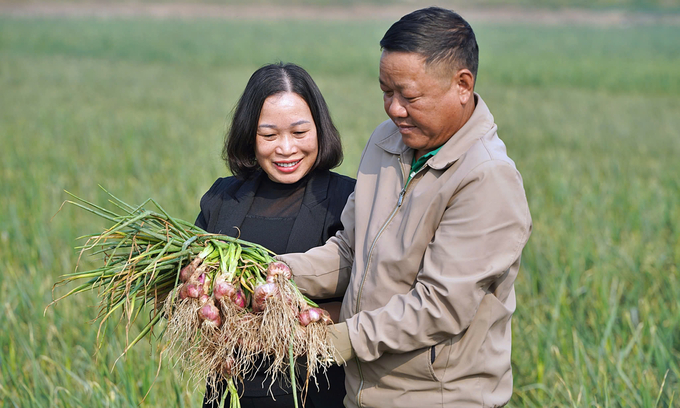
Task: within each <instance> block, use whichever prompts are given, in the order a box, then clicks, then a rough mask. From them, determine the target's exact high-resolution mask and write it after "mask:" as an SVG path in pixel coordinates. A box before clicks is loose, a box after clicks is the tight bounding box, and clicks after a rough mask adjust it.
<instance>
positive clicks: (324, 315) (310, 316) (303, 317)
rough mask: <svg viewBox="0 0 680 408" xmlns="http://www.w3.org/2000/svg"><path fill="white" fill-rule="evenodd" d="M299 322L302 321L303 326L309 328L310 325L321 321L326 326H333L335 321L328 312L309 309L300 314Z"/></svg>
mask: <svg viewBox="0 0 680 408" xmlns="http://www.w3.org/2000/svg"><path fill="white" fill-rule="evenodd" d="M298 320H300V324H301V325H303V326H307V325H309V324H310V323H316V322H319V321H320V322H322V323H324V324H333V320H331V316H330V314H328V311H326V310H324V309H321V308H318V307H309V308H307V309H304V310H303V311H301V312H300V314H299V316H298Z"/></svg>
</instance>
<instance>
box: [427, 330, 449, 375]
mask: <svg viewBox="0 0 680 408" xmlns="http://www.w3.org/2000/svg"><path fill="white" fill-rule="evenodd" d="M450 351H451V339H449V340H444V341H443V342H441V343H439V344H435V345H434V346H432V347H430V349H429V360H428V369H429V371H430V375H431V376H432V379H433V380H435V381H439V382H441V381H442V377H443V376H444V371H445V370H446V366H447V365H448V360H449V352H450Z"/></svg>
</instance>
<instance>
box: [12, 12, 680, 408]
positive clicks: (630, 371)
mask: <svg viewBox="0 0 680 408" xmlns="http://www.w3.org/2000/svg"><path fill="white" fill-rule="evenodd" d="M391 23H392V21H386V20H380V19H366V20H358V21H319V22H315V21H311V20H304V21H302V20H300V21H297V20H281V21H233V20H217V19H204V20H201V19H194V20H191V19H172V18H167V19H152V18H108V19H103V18H102V19H99V18H94V17H92V18H75V17H74V18H31V17H23V18H9V17H0V406H3V407H22V408H23V407H137V406H140V404H141V406H144V407H168V406H173V407H199V406H200V403H201V400H202V395H203V394H202V393H203V385H202V384H197V383H194V382H191V381H190V380H189V375H188V373H187V374H185V373H183V372H182V370H181V368H180V367H179V366H176V365H174V361H171V360H164V361H163V362H162V365H161V359H159V357H158V353H159V351H160V350H158V349H156V348H154V347H152V346H151V345H150V344H149V343H148V342H145V341H144V342H142V343H140V344H138V345H137V346H136V347H135V348H134V349H133V350H132V351H131V352H130V353H129V354H128V355H127V356H125V357H123V358H121V359H118V357H119V354H120V352H121V351H122V350H123V349H124V347H125V342H126V332H125V324H124V321H123V320H120V321H119V320H117V319H109V322H108V323H107V324H108V329H109V332H110V333H111V334H112V335H113V336H112V339H111V341H109V342H108V343H106V345H105V346H104V347H102V348H101V349H97V347H96V344H97V343H96V335H97V328H98V324H97V323H93V322H92V320H93V319H94V318H95V317H96V315H97V310H96V308H95V305H96V304H97V301H96V298H95V294H85V295H81V296H76V297H73V298H70V299H67V300H65V301H63V302H60V303H58V304H56V305H54V306H52V307H50V308H49V309H47V310H45V307H46V306H47V305H48V304H49V303H50V302H51V301H52V299H53V296H57V295H59V294H63V293H64V290H65V289H64V288H58V289H57V291H56V292H55V293H54V295H53V293H52V285H53V283H54V282H56V281H57V280H58V279H59V276H60V275H62V274H65V273H70V272H73V271H74V267H75V264H76V262H77V259H78V251H77V250H76V249H74V248H75V247H76V246H77V245H79V244H81V243H82V241H78V240H76V238H77V237H79V236H81V235H84V234H88V233H91V232H92V231H101V230H102V229H103V228H104V227H106V225H104V224H103V223H102V221H100V220H99V219H98V218H96V217H95V216H90V215H88V214H86V213H84V212H82V211H79V210H77V209H75V208H73V207H71V206H64V207H63V208H61V209H60V207H61V204H62V202H63V201H64V200H66V199H67V198H68V196H67V195H66V194H65V193H64V190H68V191H70V192H72V193H74V194H76V195H78V196H80V197H83V198H86V199H88V200H90V201H94V202H99V203H103V202H105V200H106V197H107V196H106V194H105V193H104V192H103V191H102V190H101V189H100V188H99V187H98V185H102V186H104V187H105V188H106V189H107V190H109V191H111V192H112V193H113V194H115V195H117V196H118V197H120V198H122V199H123V200H125V201H127V202H129V203H141V202H142V201H144V200H145V199H146V198H149V197H152V198H154V199H155V200H156V201H158V202H159V203H161V204H162V205H163V207H164V208H165V210H167V211H168V212H169V213H170V214H172V215H173V216H175V217H178V218H181V219H184V220H188V221H193V220H194V219H195V217H196V215H197V214H198V211H199V199H200V197H201V195H202V194H203V193H204V192H205V191H206V190H207V189H208V188H209V187H210V186H211V184H212V183H213V181H214V180H215V179H216V178H217V177H222V176H225V175H226V174H227V171H226V168H225V165H224V163H223V162H222V161H221V159H220V153H221V149H222V143H223V137H224V133H225V128H226V124H227V123H228V120H229V117H230V116H229V115H230V111H231V109H232V108H233V106H234V104H235V102H236V100H237V98H238V97H239V95H240V92H241V91H242V90H243V88H244V86H245V84H246V81H247V79H248V78H249V76H250V74H251V73H252V72H253V71H254V70H255V69H257V68H258V67H259V66H261V65H263V64H265V63H269V62H276V61H286V62H295V63H297V64H300V65H301V66H303V67H304V68H306V69H307V70H308V71H309V72H310V73H311V75H312V76H313V77H314V79H315V80H316V81H317V83H318V84H319V87H320V88H321V91H322V92H323V93H324V95H325V97H326V100H327V102H328V104H329V107H330V109H331V113H332V116H333V118H334V120H335V122H336V125H337V127H338V128H339V130H340V132H341V135H342V138H343V144H344V149H345V160H344V162H343V164H342V165H341V167H339V169H338V170H337V171H339V172H340V173H343V174H346V175H351V176H353V175H355V172H356V169H357V165H358V162H359V157H360V154H361V151H362V148H363V146H364V144H365V143H366V141H367V139H368V137H369V136H370V134H371V131H372V130H373V128H374V127H375V126H376V125H378V124H379V123H380V122H382V121H383V120H385V119H387V116H386V115H385V113H384V111H383V107H382V94H381V92H380V88H379V84H378V79H377V72H378V59H379V56H380V48H379V45H378V42H379V40H380V38H381V36H382V34H383V33H384V32H385V30H386V29H387V28H388V27H389V25H390V24H391ZM471 23H472V25H473V28H475V30H476V33H477V37H478V42H479V44H480V69H479V76H478V81H477V86H476V90H477V92H478V93H479V94H480V95H481V96H482V98H484V100H485V102H486V103H487V105H488V106H489V107H490V109H491V111H492V113H493V114H494V116H495V118H496V123H497V124H498V127H499V135H500V137H501V138H502V139H503V140H504V141H505V143H506V145H507V147H508V152H509V155H510V157H512V158H513V159H514V160H515V161H516V163H517V167H518V168H519V170H520V172H521V173H522V176H523V178H524V183H525V188H526V192H527V196H528V200H529V206H530V208H531V211H532V216H533V220H534V230H533V234H532V236H531V239H530V241H529V243H528V246H527V247H526V249H525V251H524V256H523V259H522V268H521V270H520V274H519V278H518V280H517V282H516V285H515V288H516V292H517V311H516V313H515V315H514V318H513V372H514V382H515V387H514V395H513V398H512V400H511V402H510V404H509V406H511V407H536V408H539V407H680V391H678V390H680V68H679V67H680V41H678V39H679V38H680V26H674V25H630V26H618V25H609V26H598V25H572V26H564V25H541V24H512V23H502V24H493V23H490V22H475V21H471ZM93 264H94V260H93V259H91V258H83V259H82V260H81V266H82V267H83V268H85V267H87V266H88V265H89V266H91V265H93ZM142 326H143V322H139V325H138V328H141V327H142ZM130 336H132V333H131V334H130ZM147 393H148V395H147Z"/></svg>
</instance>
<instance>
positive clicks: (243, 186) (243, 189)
mask: <svg viewBox="0 0 680 408" xmlns="http://www.w3.org/2000/svg"><path fill="white" fill-rule="evenodd" d="M330 174H331V173H330V172H329V171H315V172H314V173H312V174H311V175H310V178H309V180H308V181H307V187H306V188H305V193H304V196H303V197H302V206H301V207H300V212H299V213H298V217H297V218H296V219H295V223H294V224H293V229H292V230H291V234H290V239H289V240H288V244H287V247H286V252H303V251H305V250H306V249H307V248H311V247H314V246H317V245H318V240H319V237H320V236H321V235H322V233H323V227H324V220H325V218H326V212H327V211H326V207H325V206H322V205H320V204H322V203H323V202H324V201H326V200H327V198H328V186H329V184H330V179H331V175H330ZM262 177H267V175H266V173H265V172H264V171H262V170H260V171H258V172H257V173H255V174H254V175H252V176H251V177H249V178H248V179H246V180H244V181H243V182H242V183H240V186H238V187H237V188H236V189H228V190H226V191H224V193H223V196H222V205H221V208H220V210H219V214H218V215H217V217H216V218H215V223H214V224H213V226H212V227H211V230H214V229H215V225H221V226H229V227H228V229H227V230H226V231H218V232H219V233H222V234H227V235H231V236H237V235H238V230H237V229H236V228H235V227H240V226H241V225H242V224H243V220H244V219H245V218H246V215H247V214H248V210H250V206H251V205H252V203H253V200H254V199H255V192H256V191H257V189H258V187H259V186H260V182H261V181H262ZM312 228H314V231H312ZM316 230H318V231H316ZM307 241H309V242H311V244H309V243H308V242H307Z"/></svg>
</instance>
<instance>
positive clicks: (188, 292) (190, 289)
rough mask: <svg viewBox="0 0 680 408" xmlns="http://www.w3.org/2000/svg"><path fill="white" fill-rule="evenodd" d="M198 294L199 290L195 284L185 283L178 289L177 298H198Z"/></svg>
mask: <svg viewBox="0 0 680 408" xmlns="http://www.w3.org/2000/svg"><path fill="white" fill-rule="evenodd" d="M199 295H200V292H199V290H198V288H197V287H196V285H194V284H192V283H185V284H184V285H182V287H181V288H180V289H179V298H180V299H186V298H194V299H196V298H198V296H199Z"/></svg>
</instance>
